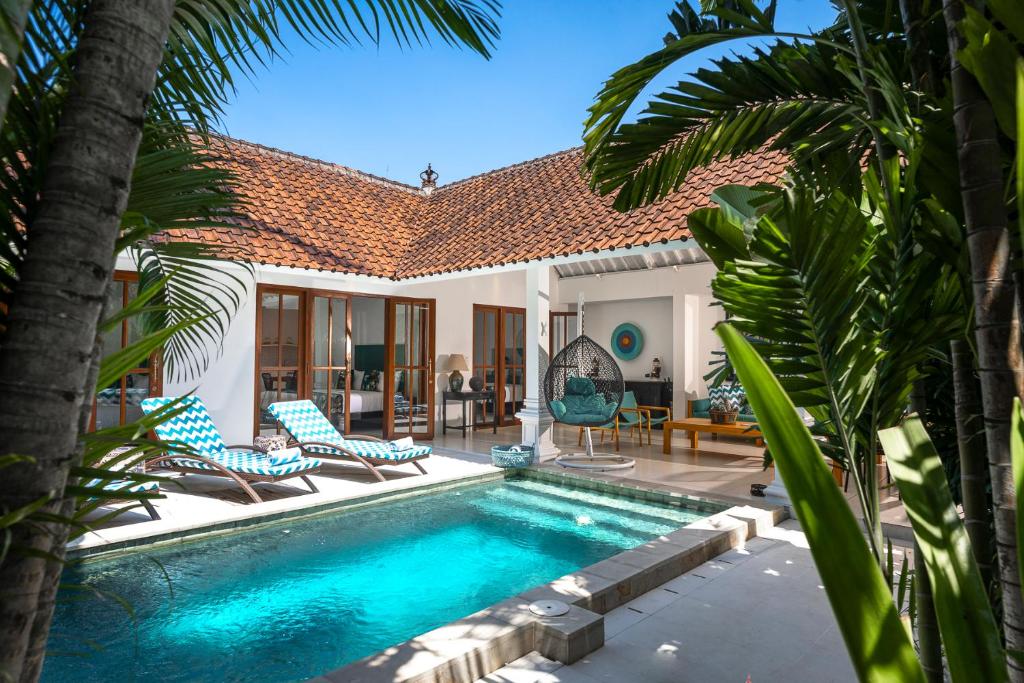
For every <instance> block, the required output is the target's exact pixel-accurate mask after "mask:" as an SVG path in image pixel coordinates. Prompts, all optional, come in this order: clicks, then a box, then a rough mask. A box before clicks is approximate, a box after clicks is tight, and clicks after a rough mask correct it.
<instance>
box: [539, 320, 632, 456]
mask: <svg viewBox="0 0 1024 683" xmlns="http://www.w3.org/2000/svg"><path fill="white" fill-rule="evenodd" d="M625 391H626V385H625V382H624V381H623V379H622V370H620V369H619V364H618V363H616V362H615V359H614V358H612V355H611V354H610V353H608V352H607V351H605V350H604V349H603V348H601V346H600V345H599V344H598V343H597V342H595V341H594V340H593V339H591V338H590V337H588V336H586V335H580V336H579V337H577V338H576V339H574V340H573V341H571V342H569V344H567V345H566V347H565V348H564V349H562V350H561V351H559V352H558V353H557V354H556V355H555V357H554V358H553V359H551V363H550V365H548V369H547V372H545V373H544V400H545V402H546V404H547V408H548V412H550V413H551V416H552V417H553V418H554V420H555V421H556V422H561V423H562V424H566V425H570V426H573V427H580V428H583V429H584V430H585V434H586V446H587V451H586V454H585V455H584V456H569V457H566V456H561V457H559V458H558V459H556V462H558V463H559V464H561V465H563V466H566V467H587V468H588V469H618V468H622V467H632V466H633V461H632V460H631V459H629V458H623V457H621V456H612V455H597V456H595V455H594V446H593V441H592V439H591V437H590V428H591V427H602V426H605V425H608V424H609V423H613V422H614V421H615V419H616V416H617V415H618V413H619V409H620V408H621V407H622V399H623V396H624V395H625Z"/></svg>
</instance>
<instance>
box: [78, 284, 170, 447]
mask: <svg viewBox="0 0 1024 683" xmlns="http://www.w3.org/2000/svg"><path fill="white" fill-rule="evenodd" d="M138 281H139V272H138V271H136V270H115V271H114V275H113V278H112V280H111V282H112V284H119V285H121V307H122V308H124V307H125V306H127V305H128V302H129V301H131V299H130V298H129V296H128V287H127V285H129V284H131V283H133V282H134V283H138ZM129 324H130V321H129V320H122V321H121V322H120V323H119V325H120V327H121V348H122V349H123V348H125V347H126V346H128V325H129ZM163 360H164V356H163V350H162V349H158V350H156V351H154V352H153V353H152V354H150V356H149V367H148V368H146V371H145V372H139V371H138V368H132V369H131V370H129V371H128V372H126V373H125V374H124V375H123V376H122V377H120V378H119V379H118V382H119V384H120V386H121V399H120V404H119V405H118V424H119V425H123V424H124V423H125V420H126V418H127V417H128V414H127V413H128V392H127V389H128V375H143V374H145V375H149V396H159V395H160V394H162V393H163V387H164V363H163ZM102 388H105V387H97V388H96V394H98V393H99V392H100V390H101V389H102ZM97 401H98V398H97V396H95V395H94V396H93V397H92V411H91V413H90V415H89V431H90V432H92V431H95V430H96V412H97V410H98V409H99V404H98V403H97Z"/></svg>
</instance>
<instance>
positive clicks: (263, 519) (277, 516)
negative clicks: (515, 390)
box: [66, 470, 507, 561]
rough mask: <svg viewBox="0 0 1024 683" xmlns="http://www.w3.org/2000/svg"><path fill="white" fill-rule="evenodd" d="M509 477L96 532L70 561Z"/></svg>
mask: <svg viewBox="0 0 1024 683" xmlns="http://www.w3.org/2000/svg"><path fill="white" fill-rule="evenodd" d="M506 476H507V475H506V473H505V472H503V471H500V470H497V471H492V472H474V473H471V474H465V475H460V476H457V477H451V478H448V479H442V480H434V481H429V482H425V483H419V482H416V481H414V480H413V481H410V480H408V479H403V480H397V482H395V483H400V484H403V485H401V486H395V487H388V488H386V489H377V490H373V491H368V492H365V493H364V492H358V493H351V494H346V495H344V496H339V497H337V498H332V499H328V500H322V501H320V502H318V503H317V504H315V505H310V506H305V507H293V508H287V509H280V510H266V509H257V510H253V509H252V508H250V507H249V506H246V507H242V508H240V509H239V510H238V513H239V514H236V515H234V516H232V517H230V518H228V519H222V520H217V521H212V522H202V523H199V524H195V525H193V526H190V527H185V528H175V529H169V530H167V531H162V532H156V533H144V534H140V535H137V536H129V537H127V538H123V539H118V540H104V539H103V538H102V536H101V534H102V531H99V532H93V533H95V534H96V538H95V539H94V540H93V542H91V543H88V544H85V543H82V544H78V545H74V546H69V547H68V549H67V552H66V557H67V558H68V559H70V560H76V561H93V560H100V559H109V558H112V557H117V556H119V555H123V554H129V553H133V552H139V551H142V550H148V549H150V548H162V547H167V546H171V545H177V544H181V543H192V542H195V541H202V540H206V539H209V538H213V537H216V536H223V535H227V534H233V533H239V532H244V531H249V530H252V529H254V528H257V527H264V526H272V525H274V524H287V523H291V522H295V521H297V520H301V519H307V518H311V517H320V516H323V515H329V514H333V513H337V512H339V511H341V510H356V509H359V508H362V507H366V506H369V505H379V504H383V503H386V502H389V501H393V500H401V499H403V498H408V497H411V496H416V495H422V494H423V493H437V492H441V491H445V490H447V489H451V488H459V487H462V486H472V485H473V484H484V483H487V482H490V481H499V480H502V479H504V478H506ZM405 484H412V485H405Z"/></svg>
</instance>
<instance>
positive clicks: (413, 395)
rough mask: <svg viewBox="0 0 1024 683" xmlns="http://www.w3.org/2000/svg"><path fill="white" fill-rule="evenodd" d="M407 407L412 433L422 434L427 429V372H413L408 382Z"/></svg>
mask: <svg viewBox="0 0 1024 683" xmlns="http://www.w3.org/2000/svg"><path fill="white" fill-rule="evenodd" d="M410 385H411V386H410V390H409V402H410V403H411V404H412V405H411V406H410V407H409V412H410V416H411V419H412V432H413V433H414V434H423V433H425V432H426V431H427V428H428V427H429V417H430V416H429V415H428V414H427V371H426V370H413V371H412V376H411V382H410Z"/></svg>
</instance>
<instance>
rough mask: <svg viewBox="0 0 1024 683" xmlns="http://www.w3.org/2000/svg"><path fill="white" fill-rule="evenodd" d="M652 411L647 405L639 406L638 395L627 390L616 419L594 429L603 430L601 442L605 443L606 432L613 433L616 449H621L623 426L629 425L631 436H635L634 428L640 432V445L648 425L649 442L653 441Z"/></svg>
mask: <svg viewBox="0 0 1024 683" xmlns="http://www.w3.org/2000/svg"><path fill="white" fill-rule="evenodd" d="M649 422H650V411H648V410H646V406H639V405H637V403H636V396H635V395H634V394H633V392H632V391H627V392H625V393H623V395H622V406H621V407H620V408H619V413H618V414H617V415H616V416H615V419H613V420H611V421H609V422H606V423H605V424H603V425H600V426H599V427H594V428H593V429H600V430H601V443H604V435H605V432H611V433H612V439H614V441H615V450H619V430H620V429H622V428H623V427H629V438H631V439H632V438H633V432H634V430H635V431H636V432H637V433H638V434H640V445H641V446H643V445H644V427H645V426H646V427H647V443H650V442H651V434H650V429H651V428H650V424H649ZM579 443H580V445H582V444H583V430H582V429H580V438H579Z"/></svg>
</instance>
